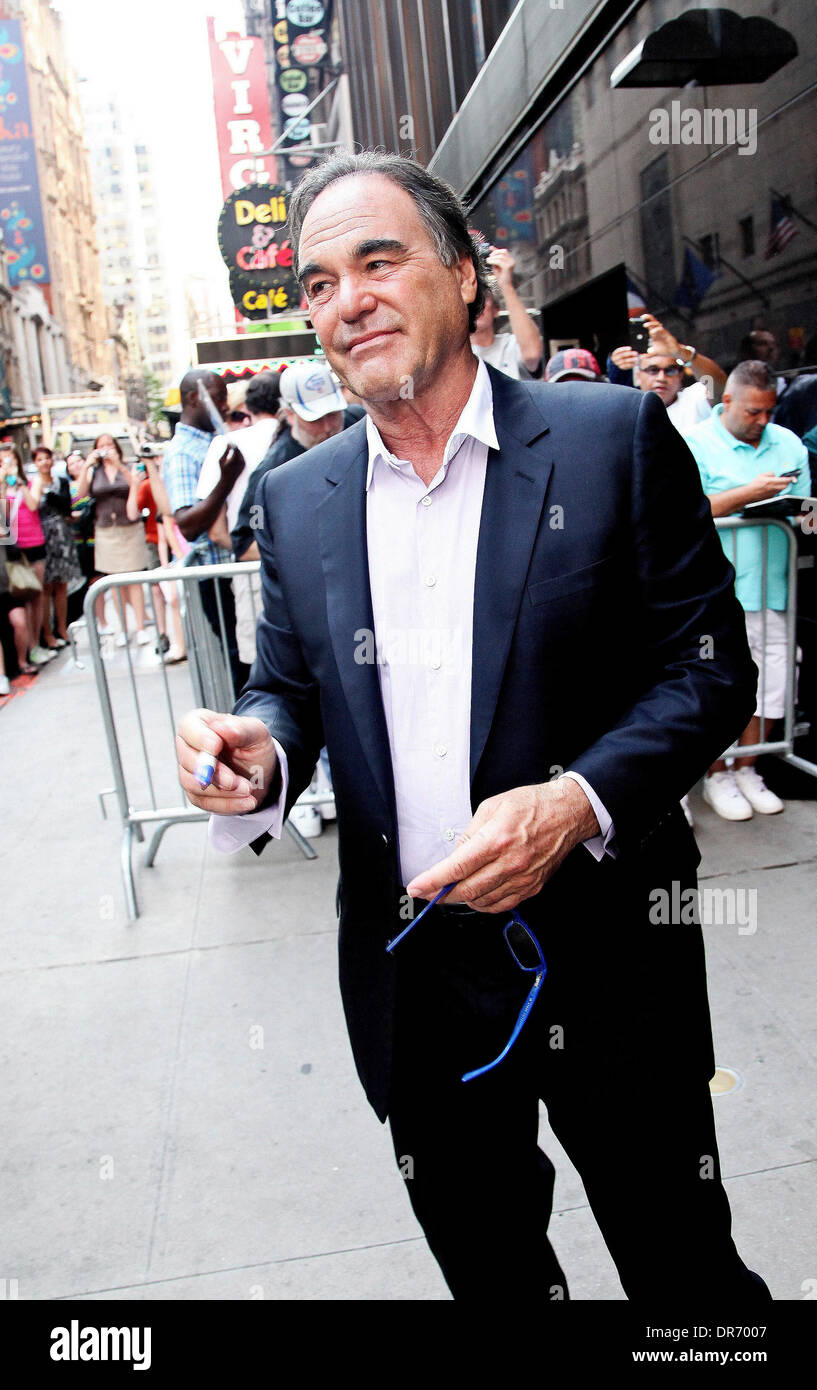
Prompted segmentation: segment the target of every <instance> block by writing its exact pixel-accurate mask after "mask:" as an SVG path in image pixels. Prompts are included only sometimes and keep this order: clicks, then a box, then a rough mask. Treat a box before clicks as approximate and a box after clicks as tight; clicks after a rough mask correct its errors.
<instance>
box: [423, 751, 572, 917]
mask: <svg viewBox="0 0 817 1390" xmlns="http://www.w3.org/2000/svg"><path fill="white" fill-rule="evenodd" d="M598 834H599V824H598V821H597V820H596V816H595V812H594V811H593V808H592V806H591V805H590V802H589V801H588V799H587V797H586V796H585V794H584V792H583V791H582V789H581V787H580V786H579V784H578V782H574V781H573V779H572V778H571V777H563V778H559V779H558V781H555V782H544V783H542V784H539V785H535V786H530V787H514V788H513V790H512V791H508V792H502V793H501V794H500V795H499V796H490V797H488V799H487V801H483V802H481V804H480V805H479V806H478V807H477V810H476V812H475V814H474V817H473V819H472V820H471V822H470V824H469V825H468V826H467V827H466V829H465V830H464V831H463V833H462V835H461V836H460V838H459V840H458V841H457V846H456V849H455V850H454V851H453V852H452V853H451V854H450V855H449V856H448V858H447V859H442V860H440V862H439V863H438V864H435V865H434V866H433V867H432V868H431V869H428V870H427V872H426V873H423V874H420V875H418V877H417V878H415V879H412V881H411V883H409V884H408V885H407V892H409V893H410V894H411V896H412V897H413V898H425V899H431V898H433V897H434V896H435V894H437V893H439V891H440V889H441V888H444V887H445V885H446V884H447V883H455V884H456V887H455V888H453V889H452V890H451V892H450V893H449V894H447V896H446V903H467V904H468V906H469V907H472V908H473V909H474V910H475V911H476V912H508V911H510V909H511V908H512V907H516V905H517V903H521V902H525V901H526V900H527V899H529V898H533V897H535V896H536V894H537V893H538V892H539V890H540V888H541V887H542V885H543V884H544V883H546V882H547V880H548V879H549V878H550V876H551V874H553V873H555V871H556V869H558V867H559V865H560V864H561V862H562V860H563V859H565V858H566V857H567V855H568V854H569V853H570V851H571V850H572V849H574V848H575V846H576V845H578V844H581V843H582V841H583V840H589V839H592V837H593V836H594V835H598Z"/></svg>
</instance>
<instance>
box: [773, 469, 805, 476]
mask: <svg viewBox="0 0 817 1390" xmlns="http://www.w3.org/2000/svg"><path fill="white" fill-rule="evenodd" d="M778 476H779V477H781V478H799V477H800V469H799V468H789V469H787V471H786V472H785V473H780V474H779V475H778Z"/></svg>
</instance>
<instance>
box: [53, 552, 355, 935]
mask: <svg viewBox="0 0 817 1390" xmlns="http://www.w3.org/2000/svg"><path fill="white" fill-rule="evenodd" d="M197 558H198V557H197V554H196V552H195V550H194V551H191V552H190V553H189V554H188V555H187V556H186V557H185V561H183V562H182V563H181V564H180V565H177V566H172V567H168V568H165V569H154V570H140V571H137V572H134V573H129V574H111V575H106V576H105V577H104V578H102V579H98V580H96V582H95V583H93V584H92V585H91V586H90V588H89V589H88V592H87V594H86V595H85V600H84V604H83V616H82V618H81V619H79V620H78V622H77V623H76V624H72V628H69V635H70V637H71V647H72V653H73V656H74V663H75V665H76V667H77V668H78V669H80V670H81V669H83V667H82V662H81V661H80V660H79V658H78V655H77V635H78V631H81V630H82V629H83V628H85V629H86V630H87V633H88V639H89V643H90V650H91V660H92V664H93V669H94V677H95V680H96V686H97V693H98V695H99V702H100V708H101V712H102V723H103V728H104V730H105V738H106V741H107V744H108V752H109V754H110V759H111V768H112V771H113V781H114V785H113V787H111V788H106V789H105V790H103V791H101V792H100V793H99V797H100V805H101V807H102V812H103V815H106V814H107V813H106V809H105V801H104V798H105V797H106V796H109V795H115V796H116V800H117V804H118V807H119V814H120V819H121V822H122V843H121V849H120V867H121V873H122V882H123V886H124V891H125V902H126V906H127V911H128V918H129V920H130V921H134V920H135V919H136V918H137V917H138V916H139V909H138V905H137V900H136V891H135V886H134V879H133V860H132V851H133V841H134V839H137V840H140V841H142V840H144V828H145V827H150V828H151V829H152V835H151V838H150V842H149V844H148V847H147V851H146V854H145V859H144V863H145V865H147V866H148V867H149V866H151V865H152V864H153V862H154V860H155V858H156V853H157V850H158V848H159V845H160V844H161V841H162V838H163V836H164V834H165V831H167V830H168V829H169V828H170V826H171V825H178V824H183V823H187V822H195V821H199V822H201V821H206V820H207V819H208V813H207V812H206V811H202V810H200V809H199V808H198V807H195V806H191V805H190V803H189V802H188V800H187V798H186V796H185V794H184V792H183V790H182V788H181V786H180V785H179V782H178V777H177V774H176V750H175V731H176V724H177V720H178V716H179V715H181V714H182V713H183V712H184V711H185V710H186V709H189V708H190V707H191V705H196V704H197V705H200V706H202V707H205V708H208V709H213V710H219V711H225V712H228V711H229V710H231V709H232V707H233V704H234V703H235V693H236V692H235V689H234V683H233V674H232V669H231V663H230V659H229V655H228V651H229V641H228V630H227V620H226V616H225V612H224V604H223V601H222V594H221V590H220V587H219V585H218V584H213V589H212V592H213V595H214V600H215V614H216V619H217V631H214V630H213V627H212V626H211V624H210V622H209V621H208V618H207V613H206V611H205V607H204V604H203V601H202V590H201V585H202V583H203V582H205V581H206V580H211V579H212V580H216V579H221V580H232V579H233V578H236V577H239V576H244V575H250V574H252V573H256V572H258V570H259V569H260V564H259V562H258V561H250V562H245V563H241V564H238V563H229V564H220V565H203V564H197V563H196V560H197ZM159 582H161V583H162V584H169V583H172V584H175V585H176V593H177V596H178V600H179V615H180V618H181V622H182V629H183V632H184V638H185V644H186V649H187V663H186V665H187V670H188V679H189V682H190V685H189V686H188V684H187V679H185V677H184V675H183V673H184V665H182V664H178V665H173V666H170V667H168V666H167V665H166V664H165V662H164V660H162V659H161V658H160V657H158V656H157V657H156V659H155V661H154V662H153V663H152V664H151V666H150V667H149V668H145V667H144V666H143V665H142V664H141V663H135V662H134V651H133V650H132V649H131V646H130V645H129V644H127V645H125V646H124V647H123V649H122V650H123V651H124V653H125V657H126V670H125V672H124V674H125V675H126V677H127V684H128V693H129V696H130V700H129V701H127V702H123V701H122V700H118V701H116V708H115V701H114V698H113V694H112V679H111V675H110V674H109V669H108V668H109V666H110V659H111V655H112V651H113V648H112V647H110V646H109V645H108V644H109V643H110V641H111V639H110V638H105V639H104V644H105V645H103V639H102V638H101V636H100V633H99V631H98V629H97V622H96V614H95V603H96V600H97V598H99V596H100V595H104V594H107V593H110V594H111V595H112V597H113V596H114V595H116V594H117V592H118V591H120V590H122V589H124V588H126V587H128V586H131V585H132V586H134V587H135V586H138V587H140V588H142V589H143V590H145V591H146V592H145V609H146V613H148V614H149V615H151V616H152V618H153V622H154V623H155V624H156V626H155V628H154V629H153V631H155V632H156V633H157V635H158V631H159V627H158V621H157V611H156V598H155V594H156V590H155V585H156V584H157V583H159ZM123 597H124V596H122V597H120V598H119V599H118V605H121V604H122V601H123ZM168 606H169V605H168ZM121 611H122V609H121V607H120V612H121ZM72 629H73V630H72ZM117 674H121V668H120V672H119V673H117ZM157 680H158V681H159V683H160V693H161V698H160V699H158V700H157V698H156V683H157ZM191 687H192V697H191ZM148 692H149V694H148ZM151 697H152V698H151ZM148 707H149V708H148ZM165 721H166V723H167V729H166V731H163V730H162V728H161V727H160V726H163V725H164V724H165ZM126 723H129V724H130V727H129V728H128V729H127V730H126V729H125V728H124V725H125V724H126ZM123 735H125V737H123ZM126 745H127V746H126ZM136 783H139V785H138V787H136V785H135V784H136ZM297 804H298V805H299V806H314V807H319V806H322V805H326V804H334V796H333V795H332V793H331V792H323V793H320V792H312V791H307V792H305V793H304V794H303V795H302V796H301V797H299V798H298V803H297ZM285 825H286V829H287V831H288V833H289V834H290V835H291V837H292V838H293V839H294V841H295V843H296V844H297V845H298V847H299V849H300V850H301V852H302V853H303V855H304V856H305V857H306V858H307V859H316V858H317V854H316V852H315V850H314V849H313V848H312V846H311V844H310V843H309V841H308V840H307V839H305V838H304V836H303V835H302V834H301V833H300V831H299V830H298V829H297V827H296V826H295V825H293V823H292V821H291V820H289V819H288V820H287V821H286V822H285Z"/></svg>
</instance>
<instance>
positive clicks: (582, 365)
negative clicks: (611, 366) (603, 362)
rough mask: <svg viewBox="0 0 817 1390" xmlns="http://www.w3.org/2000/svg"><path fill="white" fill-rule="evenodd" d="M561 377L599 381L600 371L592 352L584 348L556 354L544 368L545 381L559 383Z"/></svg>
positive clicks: (565, 350) (565, 349)
mask: <svg viewBox="0 0 817 1390" xmlns="http://www.w3.org/2000/svg"><path fill="white" fill-rule="evenodd" d="M563 376H581V377H586V378H587V380H588V381H600V380H601V371H600V370H599V364H598V362H597V361H596V359H595V357H594V356H593V354H592V352H588V351H587V349H586V348H564V349H563V351H562V352H556V353H554V354H553V356H552V357H551V359H550V361H549V362H548V364H547V366H546V367H545V381H559V379H560V378H561V377H563Z"/></svg>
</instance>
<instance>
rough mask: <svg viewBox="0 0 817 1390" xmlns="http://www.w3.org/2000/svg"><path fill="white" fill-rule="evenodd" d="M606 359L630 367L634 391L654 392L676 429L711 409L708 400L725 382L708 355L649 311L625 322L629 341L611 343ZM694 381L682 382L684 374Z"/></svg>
mask: <svg viewBox="0 0 817 1390" xmlns="http://www.w3.org/2000/svg"><path fill="white" fill-rule="evenodd" d="M610 361H611V362H612V363H613V366H615V367H618V369H619V371H622V372H629V371H631V372H632V376H633V385H634V386H637V387H638V389H639V391H654V392H655V394H656V396H658V398H659V400H661V401H663V403H664V405H665V406H666V410H667V414H668V415H669V418H670V420H671V421H672V423H673V425H674V426H675V428H676V429H677V430H678V432H679V434H683V435H686V433H687V431H688V430H691V429H692V428H693V426H694V425H697V424H698V423H699V422H700V421H701V420H706V419H708V417H709V416H710V415H711V413H712V401H713V400H714V398H715V395H716V393H717V392H718V391H720V390H722V388H723V385H724V382H725V381H726V373H725V372H724V371H723V369H722V368H721V367H719V366H718V364H717V362H714V361H713V360H712V358H711V357H704V355H703V353H700V352H698V351H697V349H696V348H695V347H693V346H692V344H691V343H679V342H678V339H677V338H675V337H674V336H673V334H672V333H670V331H669V329H667V328H665V327H664V325H663V324H662V323H661V322H660V321H659V320H658V319H657V318H656V317H655V315H654V314H642V316H641V318H638V319H632V320H631V322H630V346H629V347H618V348H614V349H613V351H612V352H611V353H610ZM687 372H688V373H689V374H690V375H691V376H693V377H694V378H695V380H694V381H693V382H692V383H691V384H690V385H689V386H687V387H686V388H685V389H682V388H683V387H684V375H685V373H687Z"/></svg>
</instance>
